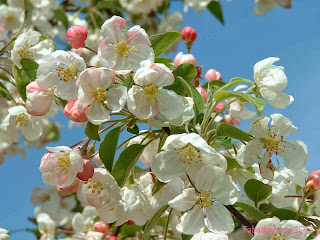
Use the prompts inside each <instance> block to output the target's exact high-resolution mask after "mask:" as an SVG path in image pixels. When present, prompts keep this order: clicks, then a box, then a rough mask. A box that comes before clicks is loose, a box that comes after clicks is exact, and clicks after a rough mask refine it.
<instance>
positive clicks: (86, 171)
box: [77, 159, 94, 181]
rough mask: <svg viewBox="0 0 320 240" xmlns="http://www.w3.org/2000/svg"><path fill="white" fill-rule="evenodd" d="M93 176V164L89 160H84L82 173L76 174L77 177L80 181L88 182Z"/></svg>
mask: <svg viewBox="0 0 320 240" xmlns="http://www.w3.org/2000/svg"><path fill="white" fill-rule="evenodd" d="M93 174H94V164H93V162H92V161H91V160H89V159H84V161H83V171H82V172H78V174H77V177H78V178H79V179H80V180H82V181H88V179H89V178H92V176H93Z"/></svg>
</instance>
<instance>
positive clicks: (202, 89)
mask: <svg viewBox="0 0 320 240" xmlns="http://www.w3.org/2000/svg"><path fill="white" fill-rule="evenodd" d="M196 89H197V91H198V92H199V93H200V95H201V97H202V99H203V101H204V102H205V103H206V102H207V98H208V94H207V91H206V90H205V89H204V88H203V87H197V88H196Z"/></svg>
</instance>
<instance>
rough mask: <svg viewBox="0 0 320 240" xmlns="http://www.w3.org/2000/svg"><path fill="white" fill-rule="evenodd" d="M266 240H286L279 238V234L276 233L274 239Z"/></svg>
mask: <svg viewBox="0 0 320 240" xmlns="http://www.w3.org/2000/svg"><path fill="white" fill-rule="evenodd" d="M268 240H286V238H283V237H281V233H278V234H277V235H274V237H273V238H272V239H271V238H268Z"/></svg>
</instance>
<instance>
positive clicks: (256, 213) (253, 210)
mask: <svg viewBox="0 0 320 240" xmlns="http://www.w3.org/2000/svg"><path fill="white" fill-rule="evenodd" d="M235 206H236V207H240V208H242V209H243V210H244V211H246V212H247V213H249V214H250V215H251V216H252V217H253V218H254V219H255V220H256V221H257V222H259V221H260V220H261V219H264V218H266V217H267V216H266V215H264V214H263V213H261V212H260V211H259V209H257V208H255V207H253V206H251V205H248V204H246V203H242V202H236V203H235Z"/></svg>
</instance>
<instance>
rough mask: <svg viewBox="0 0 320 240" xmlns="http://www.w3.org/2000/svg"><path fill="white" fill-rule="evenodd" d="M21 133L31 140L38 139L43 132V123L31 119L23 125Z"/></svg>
mask: <svg viewBox="0 0 320 240" xmlns="http://www.w3.org/2000/svg"><path fill="white" fill-rule="evenodd" d="M21 133H22V135H23V136H24V137H25V138H26V139H27V140H29V141H35V140H38V139H39V138H40V136H41V134H42V125H41V123H40V122H39V121H32V122H31V121H30V122H29V123H28V124H27V126H22V127H21Z"/></svg>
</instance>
